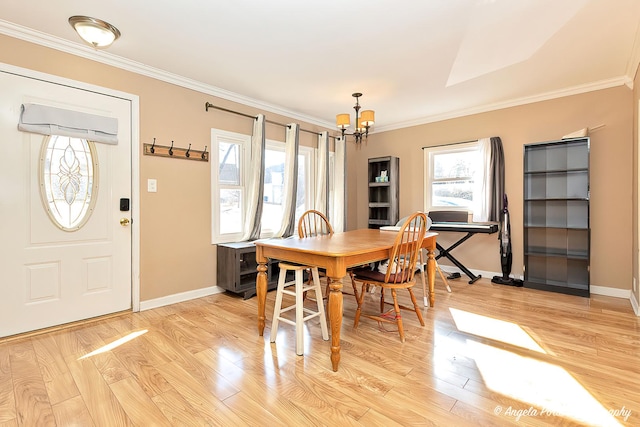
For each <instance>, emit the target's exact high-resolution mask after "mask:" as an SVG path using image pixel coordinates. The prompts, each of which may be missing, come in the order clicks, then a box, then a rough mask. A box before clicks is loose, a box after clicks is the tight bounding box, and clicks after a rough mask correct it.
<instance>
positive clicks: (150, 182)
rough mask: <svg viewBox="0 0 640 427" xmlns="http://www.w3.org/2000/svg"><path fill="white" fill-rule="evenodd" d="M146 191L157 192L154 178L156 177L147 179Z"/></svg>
mask: <svg viewBox="0 0 640 427" xmlns="http://www.w3.org/2000/svg"><path fill="white" fill-rule="evenodd" d="M147 192H149V193H157V192H158V180H156V179H148V180H147Z"/></svg>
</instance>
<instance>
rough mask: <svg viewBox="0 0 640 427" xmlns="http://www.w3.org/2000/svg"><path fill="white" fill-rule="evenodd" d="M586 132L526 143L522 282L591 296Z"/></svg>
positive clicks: (587, 145)
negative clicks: (563, 137)
mask: <svg viewBox="0 0 640 427" xmlns="http://www.w3.org/2000/svg"><path fill="white" fill-rule="evenodd" d="M589 144H590V140H589V138H588V137H584V138H572V139H564V140H559V141H550V142H542V143H536V144H527V145H525V146H524V286H525V287H528V288H535V289H541V290H547V291H554V292H560V293H565V294H571V295H580V296H586V297H588V296H589V258H590V228H589V195H590V194H589Z"/></svg>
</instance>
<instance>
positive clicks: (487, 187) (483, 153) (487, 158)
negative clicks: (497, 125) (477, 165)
mask: <svg viewBox="0 0 640 427" xmlns="http://www.w3.org/2000/svg"><path fill="white" fill-rule="evenodd" d="M478 151H479V156H478V157H479V160H480V161H481V162H482V164H483V165H484V168H483V169H482V170H481V171H480V172H481V173H480V174H479V176H478V177H477V179H476V182H475V185H476V187H477V190H478V191H476V192H475V193H476V194H481V195H482V196H481V197H480V200H476V201H474V204H473V221H475V222H486V221H488V218H489V206H491V194H492V191H491V185H492V178H491V176H492V173H493V172H492V169H491V138H481V139H479V140H478Z"/></svg>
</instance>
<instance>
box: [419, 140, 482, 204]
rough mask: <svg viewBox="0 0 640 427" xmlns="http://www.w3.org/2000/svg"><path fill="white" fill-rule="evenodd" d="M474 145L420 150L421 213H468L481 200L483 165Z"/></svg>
mask: <svg viewBox="0 0 640 427" xmlns="http://www.w3.org/2000/svg"><path fill="white" fill-rule="evenodd" d="M479 148H480V147H479V144H478V142H477V141H474V142H469V143H464V144H452V145H445V146H439V147H430V148H425V149H424V171H425V173H424V175H425V176H424V179H425V186H424V189H425V194H424V201H425V207H424V209H425V212H429V211H432V210H464V211H469V212H472V211H474V210H475V207H476V205H477V204H478V203H479V201H480V200H481V192H482V188H481V186H480V185H478V184H479V182H480V176H481V174H482V173H483V172H482V171H483V170H484V164H483V163H484V161H483V158H482V156H481V155H480V152H479Z"/></svg>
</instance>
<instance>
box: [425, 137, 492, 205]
mask: <svg viewBox="0 0 640 427" xmlns="http://www.w3.org/2000/svg"><path fill="white" fill-rule="evenodd" d="M479 148H480V141H479V140H478V141H471V142H465V143H458V144H448V145H440V146H435V147H425V148H424V149H423V166H424V180H423V183H424V187H423V190H424V192H423V196H424V199H423V200H424V211H425V212H431V211H464V212H467V213H472V212H473V211H474V207H473V206H433V204H432V201H431V194H432V185H433V183H434V182H436V181H437V180H434V178H433V173H432V172H433V170H434V167H433V161H434V159H433V158H434V155H436V154H445V153H456V152H468V151H477V150H479ZM448 180H450V179H448ZM475 191H476V188H475V187H474V196H475Z"/></svg>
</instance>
